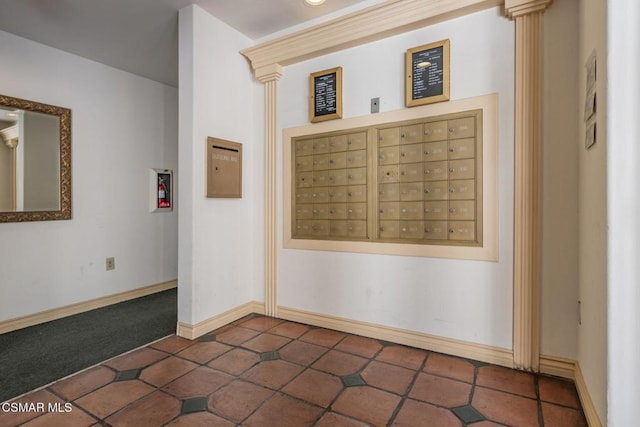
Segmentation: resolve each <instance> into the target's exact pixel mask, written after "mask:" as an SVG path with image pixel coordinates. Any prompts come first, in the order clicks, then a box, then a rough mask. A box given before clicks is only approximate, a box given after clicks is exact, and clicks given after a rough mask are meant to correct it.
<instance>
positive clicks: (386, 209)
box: [378, 202, 400, 219]
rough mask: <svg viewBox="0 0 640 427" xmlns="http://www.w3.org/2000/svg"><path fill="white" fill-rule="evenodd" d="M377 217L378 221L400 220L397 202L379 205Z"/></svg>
mask: <svg viewBox="0 0 640 427" xmlns="http://www.w3.org/2000/svg"><path fill="white" fill-rule="evenodd" d="M379 206H380V207H379V209H378V215H379V217H380V219H400V211H399V204H398V202H384V203H380V204H379Z"/></svg>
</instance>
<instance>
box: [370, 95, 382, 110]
mask: <svg viewBox="0 0 640 427" xmlns="http://www.w3.org/2000/svg"><path fill="white" fill-rule="evenodd" d="M379 112H380V98H371V113H379Z"/></svg>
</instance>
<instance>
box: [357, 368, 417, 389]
mask: <svg viewBox="0 0 640 427" xmlns="http://www.w3.org/2000/svg"><path fill="white" fill-rule="evenodd" d="M415 374H416V372H415V371H412V370H410V369H406V368H401V367H400V366H395V365H390V364H388V363H382V362H376V361H375V360H374V361H372V362H371V363H369V365H367V367H366V368H365V369H364V371H362V374H361V375H362V378H363V379H364V380H365V382H366V383H367V384H369V385H370V386H374V387H378V388H383V389H385V390H388V391H392V392H394V393H398V394H404V393H405V392H406V391H407V387H409V384H411V381H412V380H413V377H414V376H415Z"/></svg>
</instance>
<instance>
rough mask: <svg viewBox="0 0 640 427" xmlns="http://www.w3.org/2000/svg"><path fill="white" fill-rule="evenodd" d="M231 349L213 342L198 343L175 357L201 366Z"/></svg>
mask: <svg viewBox="0 0 640 427" xmlns="http://www.w3.org/2000/svg"><path fill="white" fill-rule="evenodd" d="M231 349H232V347H230V346H228V345H226V344H221V343H219V342H215V341H203V342H198V343H196V344H194V345H192V346H190V347H187V348H186V349H184V350H182V351H181V352H180V353H178V354H176V356H179V357H182V358H185V359H189V360H192V361H194V362H197V363H200V364H203V363H207V362H208V361H210V360H213V359H215V358H216V357H218V356H220V355H221V354H224V353H226V352H227V351H229V350H231Z"/></svg>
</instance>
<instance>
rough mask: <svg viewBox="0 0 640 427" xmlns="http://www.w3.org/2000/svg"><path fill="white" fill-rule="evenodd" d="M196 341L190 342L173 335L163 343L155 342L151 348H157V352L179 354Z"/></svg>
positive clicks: (162, 341)
mask: <svg viewBox="0 0 640 427" xmlns="http://www.w3.org/2000/svg"><path fill="white" fill-rule="evenodd" d="M194 342H195V341H192V340H188V339H186V338H182V337H179V336H176V335H172V336H170V337H167V338H165V339H163V340H161V341H158V342H155V343H153V344H151V345H150V346H149V347H152V348H155V349H157V350H162V351H166V352H167V353H172V354H173V353H177V352H179V351H180V350H184V349H185V348H187V347H189V346H190V345H191V344H193V343H194Z"/></svg>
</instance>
